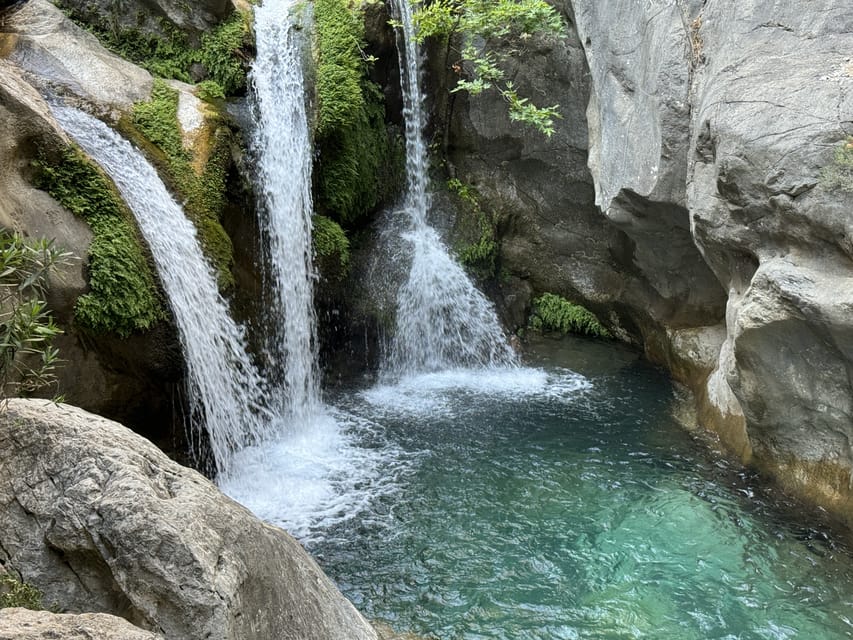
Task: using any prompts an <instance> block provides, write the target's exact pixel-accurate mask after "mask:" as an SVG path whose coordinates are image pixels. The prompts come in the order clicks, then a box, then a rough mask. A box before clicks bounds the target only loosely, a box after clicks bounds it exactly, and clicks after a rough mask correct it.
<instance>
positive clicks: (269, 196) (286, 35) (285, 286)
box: [251, 0, 321, 420]
mask: <svg viewBox="0 0 853 640" xmlns="http://www.w3.org/2000/svg"><path fill="white" fill-rule="evenodd" d="M296 4H297V3H296V2H295V0H265V2H264V3H263V4H262V5H261V6H259V7H257V8H255V35H256V42H257V57H256V58H255V62H254V65H253V67H252V74H251V81H252V87H253V90H254V91H253V93H252V95H253V98H254V106H255V118H256V126H255V137H254V140H253V149H254V153H255V158H256V160H257V168H258V177H257V184H258V188H259V193H260V198H259V200H260V204H261V206H260V214H261V223H262V225H261V226H262V228H263V231H264V234H265V237H266V240H267V249H268V257H269V261H270V270H271V274H270V280H271V282H270V285H271V289H272V291H271V293H272V296H271V298H272V304H271V305H270V308H269V315H270V322H267V323H265V326H266V327H267V331H268V332H269V338H270V342H269V347H268V350H269V352H270V355H271V359H272V363H273V366H272V367H271V373H272V376H273V378H277V382H278V383H279V384H278V389H276V390H275V396H276V398H275V402H276V405H277V407H278V409H279V412H280V414H281V415H282V416H283V417H285V419H294V420H297V419H307V418H310V417H312V416H314V415H316V414H317V413H318V412H319V411H321V405H320V399H319V398H320V393H319V385H318V383H317V379H318V375H317V336H316V333H317V329H316V325H317V322H316V318H315V313H314V286H313V266H312V249H311V228H312V224H311V216H312V213H313V204H312V201H311V168H312V166H311V165H312V163H311V135H310V133H309V129H308V118H307V116H306V113H305V86H304V81H303V77H302V47H301V38H300V33H301V31H300V30H299V29H298V28H297V25H296V24H295V23H294V21H293V19H292V16H291V11H292V10H293V8H294V5H296Z"/></svg>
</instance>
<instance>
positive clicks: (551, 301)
mask: <svg viewBox="0 0 853 640" xmlns="http://www.w3.org/2000/svg"><path fill="white" fill-rule="evenodd" d="M530 326H531V328H532V329H535V330H536V331H559V332H560V333H562V334H566V333H580V334H584V335H589V336H594V337H596V338H609V337H611V335H610V332H609V331H608V330H607V328H606V327H605V326H604V325H602V324H601V323H600V322H599V321H598V318H596V317H595V316H594V315H593V314H592V313H591V312H590V311H589V310H587V309H585V308H584V307H582V306H580V305H577V304H574V303H572V302H569V301H568V300H566V299H565V298H563V297H562V296H558V295H556V294H553V293H545V294H542V295H541V296H539V297H538V298H536V299H535V300H534V301H533V315H532V316H531V318H530Z"/></svg>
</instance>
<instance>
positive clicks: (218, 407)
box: [53, 107, 269, 473]
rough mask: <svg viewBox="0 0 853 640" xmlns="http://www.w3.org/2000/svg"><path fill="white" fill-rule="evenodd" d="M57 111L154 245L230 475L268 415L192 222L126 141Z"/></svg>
mask: <svg viewBox="0 0 853 640" xmlns="http://www.w3.org/2000/svg"><path fill="white" fill-rule="evenodd" d="M53 114H54V116H55V117H56V119H57V121H58V122H59V123H60V124H61V125H62V127H63V128H64V129H65V130H66V131H67V132H68V134H69V135H70V136H71V137H72V138H74V140H75V141H76V142H77V143H78V144H79V145H80V146H81V147H82V148H83V150H84V151H86V153H88V154H89V155H90V156H91V157H92V158H93V159H94V160H95V161H96V162H97V163H98V164H99V165H101V167H102V168H103V169H104V171H106V172H107V174H109V176H110V177H111V178H112V179H113V182H115V184H116V186H117V187H118V189H119V191H120V193H121V195H122V197H123V198H124V199H125V201H126V202H127V204H128V206H129V207H130V209H131V211H132V212H133V215H134V216H135V217H136V220H137V223H138V224H139V228H140V229H141V231H142V234H143V235H144V236H145V240H146V242H147V243H148V245H149V247H150V248H151V254H152V255H153V257H154V262H155V264H156V266H157V271H158V273H159V275H160V280H161V281H162V283H163V288H164V289H165V291H166V295H167V296H168V298H169V303H170V305H171V307H172V311H173V313H174V316H175V320H176V322H177V325H178V332H179V334H180V340H181V347H182V349H183V352H184V360H185V362H186V367H187V386H188V391H189V400H190V405H191V411H192V420H193V422H194V425H193V426H194V428H196V429H206V432H207V437H208V440H209V442H210V447H211V450H212V453H213V457H214V461H215V464H216V470H217V472H219V473H226V472H227V471H228V470H229V469H230V465H231V460H232V454H233V452H234V451H237V450H239V449H242V448H243V447H246V446H247V445H249V444H252V443H254V442H258V441H261V440H264V439H266V438H267V437H268V432H269V417H268V414H267V411H266V410H265V407H264V387H263V384H262V380H261V378H260V376H259V375H258V372H257V371H256V369H255V367H254V365H253V364H252V362H251V360H250V359H249V357H248V355H247V352H246V348H245V336H244V332H243V330H242V328H241V327H239V326H237V324H236V323H235V322H234V321H233V320H232V319H231V316H230V315H229V311H228V305H227V304H226V302H225V300H223V298H222V296H221V295H220V294H219V289H218V288H217V286H216V276H215V274H214V272H213V269H212V267H211V266H210V265H209V264H208V263H207V261H206V260H205V259H204V257H203V254H202V251H201V247H200V245H199V242H198V240H197V238H196V230H195V227H194V226H193V224H192V223H191V222H190V221H189V220H188V219H187V217H186V216H185V215H184V212H183V210H182V209H181V207H180V205H178V203H176V202H175V200H174V198H172V196H171V195H170V194H169V192H168V190H167V189H166V186H165V185H164V184H163V182H162V180H161V179H160V177H159V176H158V175H157V171H156V170H155V169H154V167H152V166H151V165H150V164H149V162H148V161H147V160H146V159H145V158H144V157H143V156H142V154H141V153H140V152H139V151H138V150H136V149H135V148H134V147H133V146H132V145H131V144H130V143H129V142H128V141H127V140H125V139H124V138H122V137H121V136H120V135H118V134H117V133H115V132H114V131H113V130H112V129H110V128H109V127H108V126H107V125H105V124H104V123H103V122H101V121H100V120H98V119H96V118H94V117H92V116H90V115H88V114H86V113H83V112H82V111H78V110H76V109H72V108H69V107H54V108H53Z"/></svg>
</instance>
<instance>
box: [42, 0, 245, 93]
mask: <svg viewBox="0 0 853 640" xmlns="http://www.w3.org/2000/svg"><path fill="white" fill-rule="evenodd" d="M59 6H60V7H61V8H62V9H63V10H64V11H65V12H66V13H67V14H68V16H69V17H70V18H71V19H72V20H73V21H74V22H76V23H77V24H79V25H80V26H82V27H83V28H85V29H87V30H89V31H90V32H92V33H93V34H94V35H95V36H96V37H97V38H98V40H99V41H100V42H101V44H103V45H104V46H105V47H106V48H107V49H109V50H110V51H112V52H113V53H115V54H117V55H119V56H121V57H122V58H125V59H127V60H130V61H131V62H133V63H135V64H138V65H139V66H141V67H143V68H145V69H147V70H148V71H150V72H151V73H152V74H154V75H156V76H160V77H163V78H174V79H175V80H181V81H182V82H192V78H191V74H190V70H191V67H192V66H193V65H194V64H201V65H202V66H203V67H204V71H205V73H206V75H207V79H208V80H211V81H213V82H215V83H216V84H217V85H219V86H220V87H221V88H222V89H223V91H224V92H225V93H226V94H228V95H231V94H234V93H239V92H241V91H243V90H245V88H246V69H247V61H248V59H249V56H248V55H247V54H246V53H245V52H246V51H247V50H249V49H251V48H252V46H253V44H252V33H251V27H250V19H251V16H250V15H248V14H242V13H240V12H238V11H235V12H234V13H233V14H231V16H230V17H229V18H228V19H227V20H225V21H223V22H222V23H221V24H219V25H218V26H217V27H216V28H214V29H213V30H212V31H210V32H208V33H205V34H203V35H202V37H201V42H200V43H199V45H198V46H197V47H195V46H193V45H192V44H191V43H190V41H189V39H188V37H187V35H186V34H185V33H184V32H182V31H180V30H179V29H177V28H176V27H175V26H174V25H172V24H171V23H169V22H166V21H165V20H164V21H162V22H161V24H160V31H161V32H162V33H161V34H154V33H146V32H143V31H140V30H138V29H130V28H126V27H119V26H117V25H116V24H114V22H113V21H112V20H111V19H110V18H109V17H107V16H104V15H101V14H98V13H96V12H92V11H81V10H79V9H78V8H76V7H71V6H69V5H66V4H63V3H61V2H60V3H59Z"/></svg>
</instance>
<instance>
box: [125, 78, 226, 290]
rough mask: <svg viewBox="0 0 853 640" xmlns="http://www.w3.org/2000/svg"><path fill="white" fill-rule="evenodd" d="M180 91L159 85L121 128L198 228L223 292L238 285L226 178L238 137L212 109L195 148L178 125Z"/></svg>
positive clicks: (208, 109) (194, 138)
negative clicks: (226, 217) (226, 219)
mask: <svg viewBox="0 0 853 640" xmlns="http://www.w3.org/2000/svg"><path fill="white" fill-rule="evenodd" d="M178 100H179V92H178V91H177V90H176V89H174V88H172V87H171V86H169V85H168V84H167V83H166V82H165V81H163V80H157V81H156V82H155V83H154V89H153V90H152V93H151V100H150V101H149V102H141V103H138V104H136V105H135V106H134V108H133V111H132V113H131V114H130V115H129V116H125V117H124V118H122V120H121V121H120V123H119V128H120V129H121V130H122V132H123V133H124V134H125V135H127V136H128V137H129V138H130V139H131V140H133V141H134V142H135V143H136V144H137V145H138V146H139V147H140V148H141V149H142V150H143V151H144V152H145V154H146V155H147V156H148V158H149V159H150V160H151V161H152V162H154V164H155V165H156V166H157V168H158V169H159V170H160V173H161V175H162V176H163V177H164V179H165V181H166V182H167V184H168V185H169V186H170V187H171V188H172V190H173V191H174V192H176V193H177V195H178V196H179V198H180V200H181V201H182V202H183V204H184V211H185V212H186V214H187V216H188V217H189V218H190V220H192V221H193V223H194V224H195V225H196V228H197V229H198V233H199V240H200V242H201V245H202V250H203V251H204V253H205V255H206V256H207V258H208V260H209V261H210V263H211V264H212V265H213V266H214V268H215V269H216V271H217V275H218V280H219V286H220V288H221V289H222V290H227V289H229V288H231V287H232V286H233V284H234V277H233V274H232V267H233V264H234V248H233V246H232V243H231V239H230V238H229V237H228V234H226V233H225V230H224V229H223V228H222V224H221V216H222V212H223V210H224V208H225V206H226V204H227V203H226V176H227V172H228V168H229V166H230V164H231V153H230V148H231V143H232V140H233V134H232V132H231V130H230V128H229V127H228V125H227V123H226V122H225V120H224V119H223V117H222V116H221V114H220V113H219V112H217V111H216V110H215V109H214V108H212V107H211V106H210V105H207V106H206V107H205V108H204V123H203V124H202V125H201V126H200V127H199V128H198V129H197V130H196V131H194V132H193V135H192V139H191V144H187V141H188V137H187V136H185V134H184V132H182V130H181V125H180V122H179V120H178Z"/></svg>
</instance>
